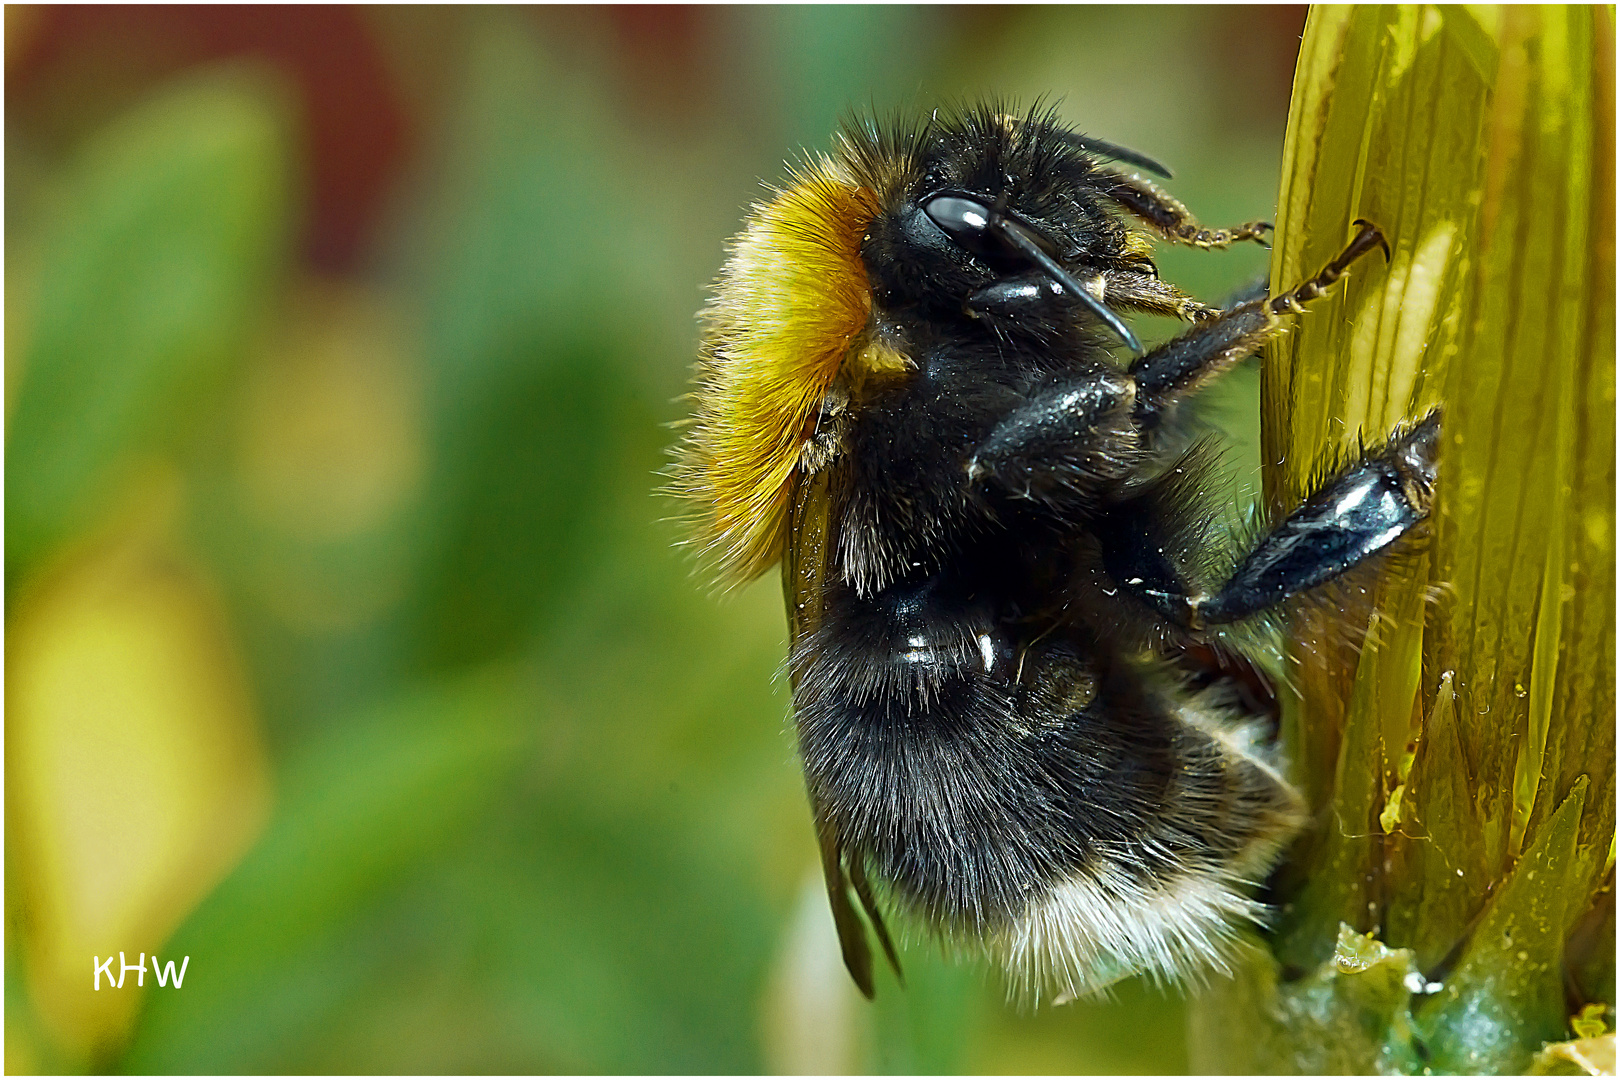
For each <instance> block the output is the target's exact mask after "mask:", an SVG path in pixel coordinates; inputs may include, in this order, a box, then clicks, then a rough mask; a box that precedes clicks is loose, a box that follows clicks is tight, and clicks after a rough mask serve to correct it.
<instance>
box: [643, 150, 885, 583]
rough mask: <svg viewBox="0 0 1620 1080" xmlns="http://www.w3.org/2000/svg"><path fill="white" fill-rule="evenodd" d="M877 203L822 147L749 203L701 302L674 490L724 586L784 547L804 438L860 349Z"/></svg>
mask: <svg viewBox="0 0 1620 1080" xmlns="http://www.w3.org/2000/svg"><path fill="white" fill-rule="evenodd" d="M878 208H879V195H878V194H877V192H875V191H874V190H873V189H872V188H871V187H870V186H867V185H865V184H862V183H860V182H859V181H857V180H856V179H855V177H854V175H853V173H852V171H851V169H850V168H849V166H848V165H847V164H846V163H845V162H842V161H836V160H833V159H829V158H822V159H820V160H819V161H817V162H816V163H814V164H813V165H812V166H811V167H809V168H807V169H805V170H803V171H801V172H799V173H797V174H796V175H795V176H794V178H793V182H792V183H791V184H790V185H789V186H788V187H787V188H786V189H785V190H783V191H781V192H780V193H778V194H777V195H776V196H775V197H774V198H772V199H770V200H769V201H767V202H765V203H762V204H759V205H757V206H755V207H754V209H753V211H752V213H751V214H750V215H749V219H748V222H747V224H746V226H745V227H744V229H743V231H742V233H741V235H739V236H738V237H737V238H736V239H735V240H734V241H733V242H732V245H731V254H730V258H728V259H727V261H726V264H725V266H724V267H723V268H722V269H721V271H720V278H719V281H718V282H717V283H716V286H715V293H714V299H713V300H712V302H711V303H710V304H709V306H708V307H707V308H706V309H704V312H703V315H702V318H703V322H704V331H705V332H704V338H703V347H702V354H701V358H700V360H699V363H698V371H697V382H698V389H697V392H696V393H695V395H694V397H695V399H696V402H697V414H696V416H695V418H694V419H693V422H692V427H691V429H690V430H689V431H688V433H687V436H686V438H685V440H684V441H683V442H682V445H681V448H680V452H679V461H678V464H677V467H676V479H675V483H674V490H675V492H676V493H677V494H680V495H682V496H686V497H689V498H692V499H693V500H695V501H697V502H699V503H700V504H701V509H700V510H699V511H698V513H697V514H696V515H695V524H696V527H697V533H698V540H699V542H700V543H701V545H702V547H703V550H704V556H705V558H706V560H708V561H709V562H710V563H712V564H713V566H714V568H715V569H716V570H717V572H718V575H719V577H720V579H721V581H722V582H723V583H725V584H728V585H729V584H737V583H740V582H743V581H748V580H750V579H752V578H754V577H757V576H758V575H760V574H761V573H764V572H765V571H766V570H767V569H769V568H770V566H771V564H773V563H774V562H776V560H777V559H778V558H779V557H780V556H781V554H782V550H783V545H784V544H785V542H786V539H787V527H788V514H787V511H788V505H789V501H790V498H791V495H792V492H793V486H794V484H795V482H796V481H797V479H798V476H799V471H800V466H801V455H802V453H803V449H804V446H805V444H806V442H807V441H808V440H809V439H810V438H811V437H812V436H813V435H814V433H815V427H816V421H817V419H818V417H819V416H820V412H821V408H822V403H823V402H824V400H825V399H826V396H827V392H828V390H829V389H830V388H831V387H832V385H833V383H834V381H835V380H836V379H837V378H838V377H839V374H840V371H841V369H843V368H844V365H845V363H846V361H847V360H848V359H849V358H850V357H851V356H853V355H858V354H861V353H862V352H863V351H865V350H863V346H864V345H865V344H867V342H868V340H869V337H870V335H869V331H868V327H869V324H870V322H871V311H872V297H871V291H870V288H869V286H868V283H867V278H866V270H865V267H864V266H863V264H862V262H861V256H860V245H861V239H862V237H863V235H864V233H865V230H866V226H867V224H868V223H869V222H870V221H871V220H872V218H873V217H874V215H876V214H877V212H878Z"/></svg>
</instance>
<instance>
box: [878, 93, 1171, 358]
mask: <svg viewBox="0 0 1620 1080" xmlns="http://www.w3.org/2000/svg"><path fill="white" fill-rule="evenodd" d="M863 138H864V145H863ZM879 140H880V136H878V135H877V133H875V132H873V131H872V130H871V129H870V128H868V129H865V130H864V131H862V130H857V131H856V132H855V133H854V134H853V135H851V136H846V146H847V147H849V148H850V150H851V151H852V152H851V153H850V154H849V156H850V158H851V160H852V161H853V162H854V163H855V164H856V166H857V171H866V172H869V173H871V172H874V171H875V170H873V169H872V168H871V163H873V162H882V161H885V160H892V159H893V157H895V156H898V157H900V158H901V160H902V161H903V163H904V165H903V168H901V169H899V170H897V173H898V174H897V175H896V171H891V172H890V173H889V175H888V179H889V183H888V184H887V185H886V187H887V191H886V192H885V193H884V194H885V197H884V198H883V199H882V200H881V202H882V209H881V210H880V212H879V213H878V214H877V215H876V216H875V217H874V218H873V220H872V221H871V222H870V223H869V225H868V227H867V229H866V232H865V234H864V236H863V238H862V243H861V259H862V263H863V264H864V266H865V269H866V273H867V276H868V278H869V279H870V281H871V285H872V290H873V294H874V299H875V301H876V303H877V305H878V306H879V307H880V308H882V309H888V310H902V311H908V312H911V313H915V314H917V315H919V316H921V317H923V318H925V319H928V320H930V321H945V322H950V321H959V320H963V319H968V318H972V317H974V316H973V313H972V312H971V311H970V309H969V307H968V302H969V301H970V299H971V298H973V297H975V296H976V295H983V292H984V290H986V289H990V288H992V287H994V286H997V285H998V284H1001V283H1008V282H1013V283H1017V284H1019V285H1022V286H1025V287H1042V286H1044V287H1047V288H1050V289H1052V290H1054V291H1058V292H1063V293H1066V294H1068V296H1069V298H1070V299H1071V301H1072V302H1073V303H1074V306H1075V307H1076V309H1077V310H1081V311H1084V312H1086V313H1088V314H1089V315H1090V316H1091V317H1093V318H1095V319H1098V320H1100V321H1101V322H1103V323H1104V324H1105V325H1106V326H1107V327H1108V328H1109V329H1110V330H1111V331H1112V332H1113V333H1114V334H1116V335H1117V336H1118V337H1119V338H1120V340H1122V341H1124V342H1125V343H1126V344H1127V345H1129V346H1130V347H1131V348H1132V349H1133V350H1134V349H1137V348H1138V346H1137V342H1136V339H1135V337H1134V336H1133V335H1132V334H1131V332H1130V330H1129V329H1128V328H1127V327H1126V326H1125V324H1124V322H1122V321H1121V320H1120V318H1119V317H1118V316H1117V315H1116V314H1115V313H1114V312H1113V311H1111V310H1110V309H1109V308H1107V307H1105V306H1104V305H1103V303H1102V302H1101V301H1100V300H1099V299H1097V298H1096V297H1095V296H1094V295H1093V294H1092V292H1091V291H1089V290H1088V289H1087V288H1086V286H1085V284H1084V282H1085V280H1086V279H1088V278H1090V277H1094V276H1095V275H1097V274H1099V273H1101V272H1102V271H1104V270H1107V269H1116V268H1121V267H1124V266H1127V265H1133V264H1141V263H1144V262H1145V261H1146V251H1145V249H1144V247H1143V246H1142V244H1141V242H1140V240H1139V239H1138V238H1137V236H1136V234H1135V233H1133V232H1132V231H1131V230H1130V229H1128V228H1126V227H1125V225H1124V224H1122V223H1121V222H1120V221H1119V219H1118V218H1117V217H1116V216H1115V215H1114V214H1113V213H1111V212H1110V210H1109V208H1108V207H1109V203H1108V200H1107V187H1108V184H1109V183H1110V180H1111V179H1112V177H1113V174H1111V173H1109V172H1107V171H1104V170H1101V169H1099V168H1098V165H1097V160H1096V157H1094V156H1093V155H1094V154H1102V155H1106V156H1113V157H1125V158H1127V159H1129V160H1131V161H1133V162H1134V163H1137V164H1141V165H1143V166H1144V167H1149V168H1152V169H1154V170H1156V171H1163V170H1162V168H1161V167H1159V166H1156V165H1153V163H1151V162H1149V161H1147V159H1144V158H1141V157H1140V156H1139V155H1135V154H1132V153H1131V152H1129V151H1123V150H1121V149H1120V148H1117V147H1113V146H1109V145H1107V144H1104V143H1100V142H1097V141H1095V140H1088V139H1086V138H1085V137H1083V136H1079V135H1077V134H1075V133H1074V132H1072V131H1071V130H1070V129H1069V128H1067V127H1066V126H1064V125H1063V124H1061V123H1060V122H1059V121H1058V120H1057V119H1056V118H1055V117H1054V116H1053V115H1052V114H1051V113H1050V112H1042V111H1036V112H1032V113H1030V114H1029V115H1028V116H1025V117H1012V116H1008V115H1007V114H1005V113H1003V112H1001V111H999V110H998V109H996V108H995V107H993V106H985V107H980V108H977V109H973V110H971V111H968V112H965V113H962V114H960V115H958V116H955V117H950V118H947V119H944V120H942V119H940V118H939V117H938V116H935V117H934V118H932V119H931V120H930V121H929V123H928V124H927V125H926V126H925V127H923V128H922V129H921V130H919V131H918V132H917V133H916V135H915V136H914V137H913V139H912V144H911V145H910V146H908V147H906V148H904V151H903V152H902V153H901V154H899V155H894V154H893V153H892V152H890V153H885V148H883V147H882V146H881V145H880V142H879ZM860 166H866V168H865V169H864V170H863V169H861V168H860ZM878 175H879V176H880V177H881V176H882V174H881V173H879V174H878Z"/></svg>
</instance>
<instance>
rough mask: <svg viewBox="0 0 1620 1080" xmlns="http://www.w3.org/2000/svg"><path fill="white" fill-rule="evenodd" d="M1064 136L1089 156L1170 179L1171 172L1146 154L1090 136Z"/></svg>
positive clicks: (1070, 134)
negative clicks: (1119, 162) (1134, 167)
mask: <svg viewBox="0 0 1620 1080" xmlns="http://www.w3.org/2000/svg"><path fill="white" fill-rule="evenodd" d="M1062 136H1063V138H1064V140H1065V141H1067V142H1069V143H1070V144H1071V145H1073V146H1074V147H1076V148H1077V149H1080V150H1084V151H1085V152H1086V153H1088V154H1096V155H1098V156H1099V157H1105V158H1112V159H1114V160H1115V161H1123V162H1124V163H1125V164H1127V165H1135V166H1136V167H1137V168H1139V169H1146V170H1147V171H1148V172H1150V173H1153V174H1154V175H1155V176H1161V177H1163V178H1164V179H1166V180H1169V179H1170V170H1169V169H1167V168H1165V167H1164V166H1163V165H1160V164H1159V163H1158V162H1157V161H1154V160H1153V159H1152V158H1150V157H1148V156H1147V155H1146V154H1141V153H1138V152H1137V151H1135V150H1129V149H1126V148H1125V147H1123V146H1115V145H1114V144H1113V143H1111V142H1104V141H1103V140H1102V139H1094V138H1092V137H1091V136H1090V135H1078V134H1075V133H1073V132H1063V133H1062Z"/></svg>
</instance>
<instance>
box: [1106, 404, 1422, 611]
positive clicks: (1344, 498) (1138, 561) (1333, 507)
mask: <svg viewBox="0 0 1620 1080" xmlns="http://www.w3.org/2000/svg"><path fill="white" fill-rule="evenodd" d="M1439 450H1440V413H1439V411H1438V410H1436V411H1434V412H1431V413H1430V414H1429V415H1428V416H1426V417H1424V418H1423V419H1422V420H1421V421H1419V422H1418V423H1416V424H1414V425H1412V426H1411V427H1410V428H1407V429H1406V430H1404V431H1402V432H1400V433H1398V434H1397V435H1396V436H1395V437H1394V438H1392V439H1390V440H1389V442H1387V443H1385V444H1384V445H1382V446H1380V447H1378V448H1376V449H1374V450H1372V451H1370V452H1368V453H1366V454H1364V455H1363V456H1362V457H1361V458H1360V459H1359V460H1357V461H1355V462H1353V463H1351V464H1350V465H1349V466H1348V467H1347V468H1345V469H1342V470H1340V471H1339V472H1337V473H1336V474H1334V475H1333V476H1331V477H1329V478H1328V479H1327V481H1326V482H1324V483H1323V484H1321V485H1320V486H1319V487H1318V488H1317V489H1316V490H1315V491H1313V492H1312V493H1311V494H1309V495H1308V496H1306V498H1305V500H1304V501H1303V502H1302V503H1301V504H1300V505H1299V507H1298V508H1297V509H1295V510H1294V512H1293V513H1291V514H1289V515H1288V516H1287V517H1286V518H1284V519H1283V520H1282V521H1281V522H1280V523H1279V524H1278V525H1277V526H1276V528H1274V529H1272V530H1271V531H1270V532H1268V533H1267V534H1266V535H1265V536H1263V537H1262V538H1261V539H1260V541H1259V542H1258V543H1257V544H1256V545H1255V546H1254V549H1253V550H1252V551H1250V552H1249V554H1248V555H1247V556H1246V557H1245V558H1243V559H1242V560H1241V561H1240V562H1239V563H1238V565H1237V568H1236V569H1235V570H1234V571H1233V572H1232V574H1231V575H1230V576H1229V577H1228V578H1227V580H1226V582H1225V584H1223V585H1222V586H1220V588H1218V589H1216V590H1214V591H1213V592H1209V593H1204V592H1199V591H1196V590H1193V589H1190V588H1189V587H1188V585H1187V584H1186V582H1185V580H1184V579H1183V578H1182V576H1181V574H1180V572H1179V570H1178V569H1177V568H1176V567H1175V566H1174V564H1173V563H1172V562H1171V560H1170V558H1169V557H1168V556H1167V555H1166V554H1165V548H1164V543H1163V541H1162V540H1160V539H1159V538H1158V536H1157V534H1156V529H1157V528H1158V524H1157V518H1156V512H1157V511H1158V509H1159V508H1158V507H1157V506H1155V505H1154V503H1153V501H1152V500H1151V499H1147V500H1139V501H1138V502H1136V503H1133V504H1130V505H1127V506H1125V507H1122V508H1121V509H1120V511H1119V512H1118V514H1117V520H1116V521H1115V522H1113V523H1111V524H1112V526H1113V527H1111V528H1110V529H1108V530H1107V533H1106V535H1105V538H1104V564H1105V567H1106V569H1107V570H1108V572H1109V575H1110V576H1111V577H1113V578H1114V579H1115V581H1116V582H1117V583H1118V584H1119V585H1120V586H1122V587H1124V588H1126V589H1129V590H1130V591H1131V592H1132V593H1134V594H1135V595H1136V596H1138V597H1139V598H1140V599H1141V600H1142V601H1143V602H1145V603H1146V604H1147V605H1148V606H1149V607H1151V608H1153V609H1154V610H1155V611H1157V612H1158V613H1159V614H1160V615H1162V616H1164V617H1165V618H1166V619H1168V620H1169V621H1170V622H1172V623H1174V624H1175V625H1177V626H1180V627H1182V628H1184V629H1188V630H1194V631H1196V630H1201V629H1203V628H1204V627H1207V626H1213V625H1218V624H1222V623H1231V622H1236V621H1238V620H1240V619H1243V618H1246V617H1248V616H1250V615H1253V614H1256V613H1257V612H1261V611H1264V610H1266V609H1268V608H1271V607H1275V606H1276V605H1278V604H1280V603H1282V602H1284V601H1286V600H1287V599H1289V598H1290V597H1292V596H1296V595H1298V594H1299V593H1302V592H1305V591H1307V590H1309V589H1313V588H1315V587H1316V586H1318V585H1321V584H1324V583H1325V582H1327V581H1330V580H1332V579H1333V578H1335V577H1338V576H1339V575H1340V574H1342V573H1344V572H1345V571H1347V570H1350V569H1352V568H1354V567H1355V566H1357V565H1359V564H1361V563H1363V562H1365V561H1366V560H1367V559H1369V558H1371V557H1372V556H1374V555H1376V554H1378V553H1379V552H1380V551H1383V550H1385V549H1386V548H1388V547H1389V545H1391V544H1393V543H1394V542H1395V541H1396V540H1397V539H1399V538H1400V537H1401V536H1403V535H1405V534H1406V533H1407V532H1410V531H1411V530H1412V528H1413V527H1415V526H1416V525H1417V524H1418V523H1419V522H1421V521H1423V520H1424V519H1425V518H1427V517H1428V516H1429V509H1430V506H1431V504H1432V501H1433V497H1434V485H1435V479H1436V473H1437V465H1438V455H1439Z"/></svg>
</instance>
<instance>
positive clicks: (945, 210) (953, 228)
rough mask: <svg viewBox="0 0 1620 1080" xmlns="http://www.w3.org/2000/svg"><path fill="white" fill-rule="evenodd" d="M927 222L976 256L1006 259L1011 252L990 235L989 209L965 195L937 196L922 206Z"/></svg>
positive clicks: (1001, 242) (995, 237)
mask: <svg viewBox="0 0 1620 1080" xmlns="http://www.w3.org/2000/svg"><path fill="white" fill-rule="evenodd" d="M922 211H923V213H925V214H927V215H928V220H929V221H932V222H933V223H934V224H935V225H937V226H939V229H940V231H941V232H943V233H944V234H945V235H946V236H949V237H950V238H951V239H952V240H955V241H956V243H957V244H958V245H960V246H961V247H963V248H965V249H966V250H968V251H970V252H972V253H973V254H975V255H983V256H999V257H1003V258H1004V257H1006V256H1008V255H1011V254H1012V252H1011V251H1010V250H1009V249H1008V247H1007V245H1006V243H1005V242H1003V241H1001V240H1000V238H999V237H997V236H995V235H993V234H992V233H991V232H990V208H989V207H988V206H986V205H985V204H984V203H982V202H980V201H979V200H977V199H970V198H968V197H967V196H965V195H935V196H934V197H933V198H931V199H928V200H927V201H925V202H924V203H923V204H922Z"/></svg>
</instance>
